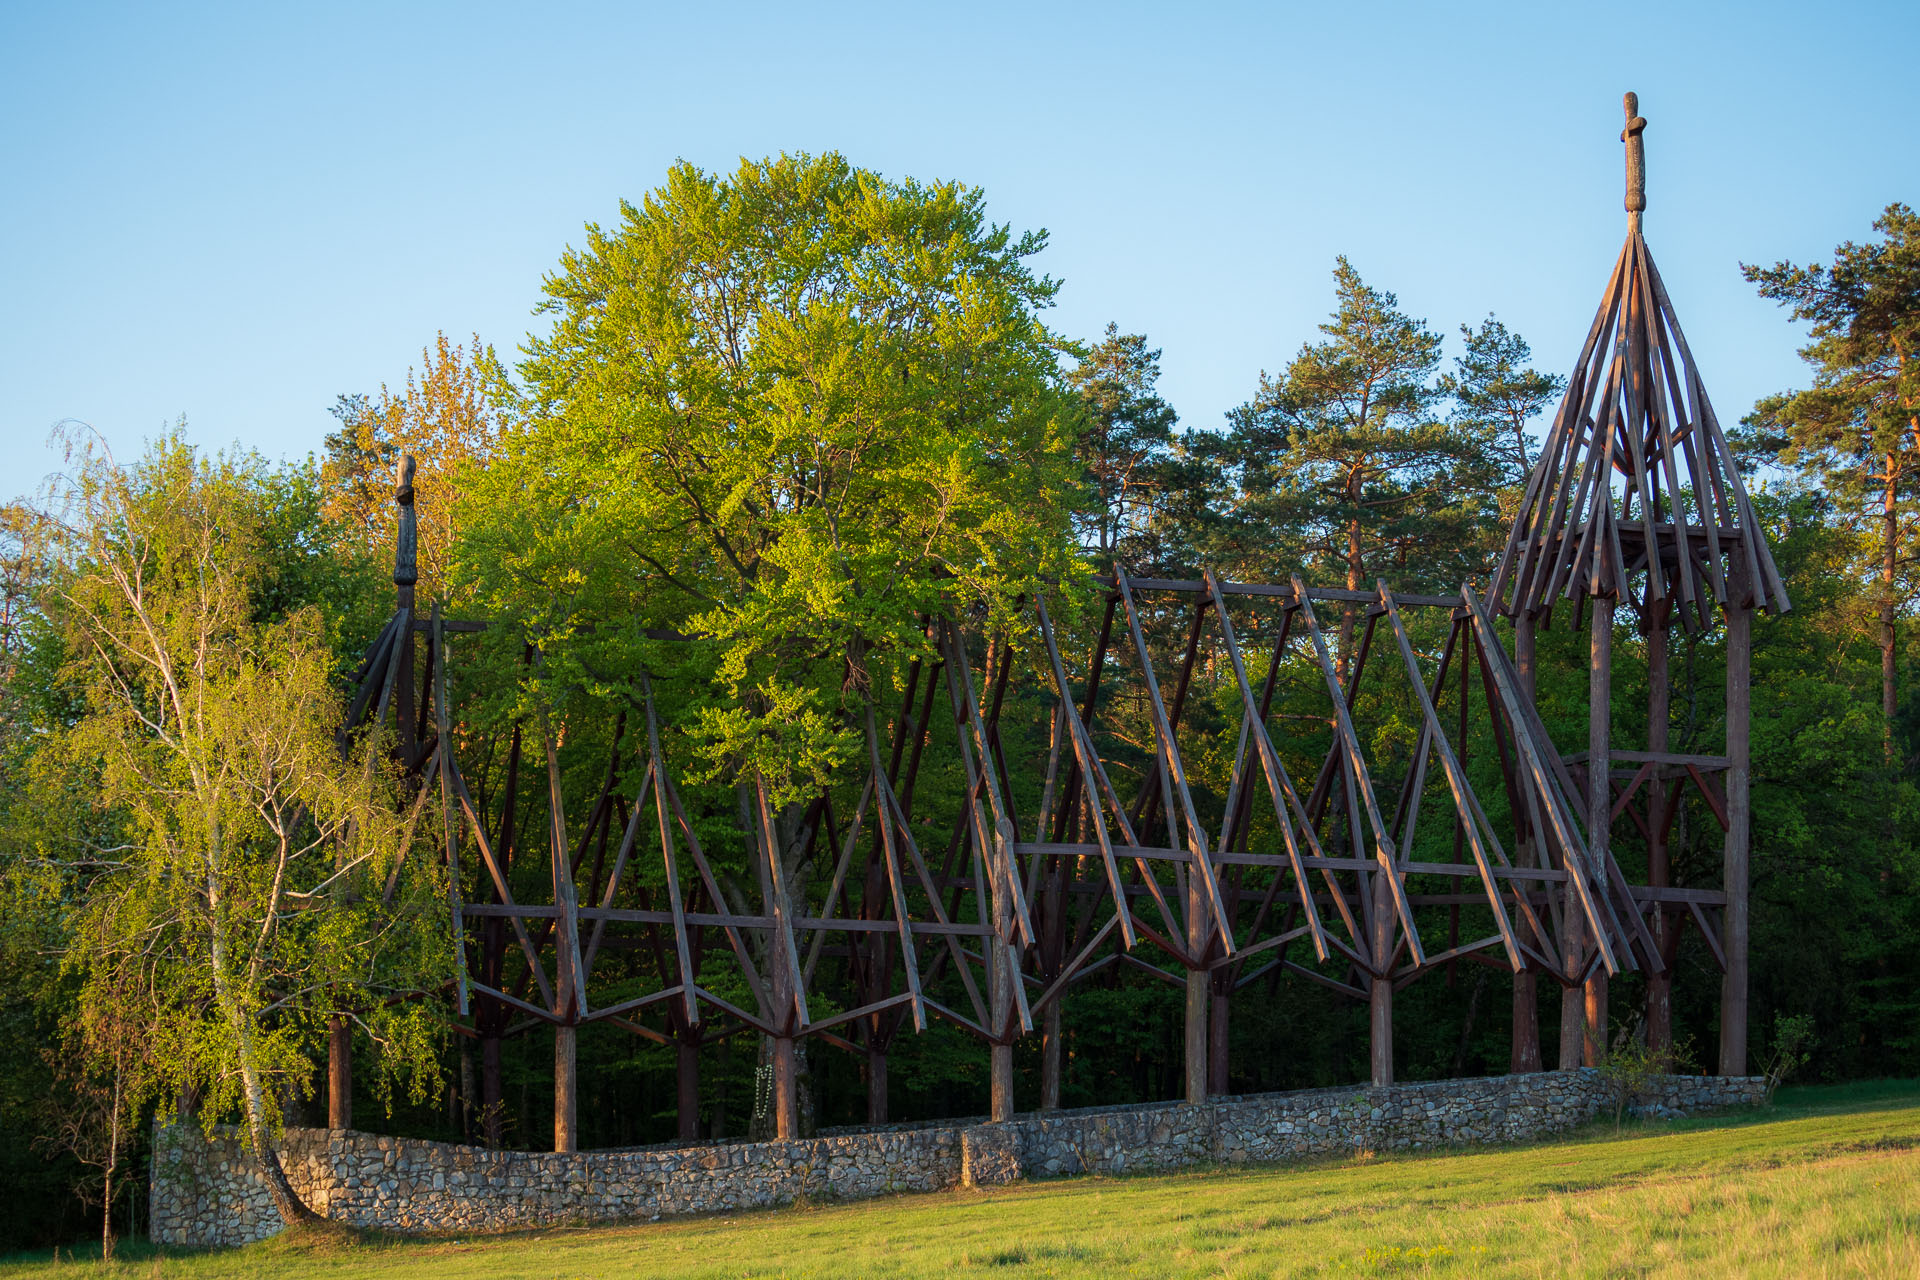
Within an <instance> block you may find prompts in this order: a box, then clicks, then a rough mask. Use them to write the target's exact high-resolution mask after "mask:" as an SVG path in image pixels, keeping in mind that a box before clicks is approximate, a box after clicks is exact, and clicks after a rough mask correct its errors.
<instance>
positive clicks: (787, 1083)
mask: <svg viewBox="0 0 1920 1280" xmlns="http://www.w3.org/2000/svg"><path fill="white" fill-rule="evenodd" d="M774 971H775V972H776V973H777V972H779V966H778V965H775V966H774ZM799 1102H800V1096H799V1078H798V1075H797V1073H796V1072H795V1071H794V1062H793V1037H792V1036H775V1037H773V1136H774V1137H776V1138H779V1139H780V1140H782V1141H783V1142H784V1141H787V1140H789V1139H792V1138H797V1137H799V1136H800V1107H799Z"/></svg>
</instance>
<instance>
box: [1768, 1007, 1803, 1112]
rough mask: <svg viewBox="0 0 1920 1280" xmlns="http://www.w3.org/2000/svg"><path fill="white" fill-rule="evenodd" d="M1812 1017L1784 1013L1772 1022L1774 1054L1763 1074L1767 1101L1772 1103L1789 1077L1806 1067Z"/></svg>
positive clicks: (1769, 1058)
mask: <svg viewBox="0 0 1920 1280" xmlns="http://www.w3.org/2000/svg"><path fill="white" fill-rule="evenodd" d="M1814 1035H1815V1033H1814V1028H1813V1015H1812V1014H1810V1013H1783V1014H1780V1015H1779V1016H1778V1017H1776V1018H1775V1019H1774V1020H1773V1052H1772V1053H1771V1055H1770V1056H1769V1057H1768V1058H1767V1065H1766V1068H1765V1070H1764V1071H1763V1073H1762V1074H1764V1075H1765V1076H1766V1078H1767V1092H1766V1100H1767V1101H1768V1102H1769V1103H1771V1102H1772V1101H1773V1092H1774V1090H1776V1089H1778V1088H1779V1087H1780V1083H1781V1082H1782V1081H1783V1080H1785V1079H1786V1078H1787V1077H1788V1076H1790V1075H1792V1074H1793V1073H1794V1072H1796V1071H1798V1070H1799V1069H1800V1068H1802V1067H1804V1066H1806V1065H1807V1062H1808V1060H1809V1059H1810V1058H1811V1057H1812V1056H1813V1055H1812V1053H1811V1052H1810V1050H1811V1049H1812V1048H1813V1041H1814Z"/></svg>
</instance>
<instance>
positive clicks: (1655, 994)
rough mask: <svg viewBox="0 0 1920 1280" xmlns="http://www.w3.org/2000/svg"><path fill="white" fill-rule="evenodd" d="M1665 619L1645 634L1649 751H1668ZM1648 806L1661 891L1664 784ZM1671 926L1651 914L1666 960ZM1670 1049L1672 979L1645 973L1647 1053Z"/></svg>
mask: <svg viewBox="0 0 1920 1280" xmlns="http://www.w3.org/2000/svg"><path fill="white" fill-rule="evenodd" d="M1669 621H1670V616H1669V615H1662V616H1661V617H1659V618H1658V619H1656V620H1655V622H1654V623H1653V625H1652V627H1651V628H1650V629H1649V630H1648V632H1647V750H1649V751H1665V750H1666V749H1667V721H1668V718H1669V714H1670V711H1671V704H1670V699H1671V697H1672V687H1671V684H1670V683H1669V680H1668V670H1667V662H1668V658H1669V656H1670V651H1671V645H1670V644H1669V639H1670V634H1671V633H1670V632H1669V630H1668V623H1669ZM1648 794H1649V796H1650V797H1651V799H1650V800H1649V801H1648V804H1647V830H1648V831H1649V832H1650V833H1651V835H1650V838H1649V839H1648V840H1647V883H1648V884H1650V885H1652V886H1653V887H1654V888H1656V889H1664V888H1667V887H1668V886H1670V885H1671V884H1672V883H1673V866H1672V860H1671V859H1670V858H1669V857H1668V854H1667V780H1666V778H1665V777H1663V776H1662V777H1656V778H1655V779H1654V783H1653V786H1652V788H1651V790H1650V791H1649V792H1648ZM1672 924H1673V921H1671V920H1670V919H1668V917H1667V909H1666V907H1665V906H1659V907H1656V908H1655V910H1654V913H1653V940H1654V943H1655V944H1656V945H1657V946H1658V948H1659V950H1660V955H1661V957H1662V958H1663V959H1664V958H1667V957H1668V955H1669V950H1668V933H1669V930H1670V928H1671V926H1672ZM1672 1044H1673V973H1672V971H1671V970H1664V971H1662V972H1660V973H1654V972H1652V971H1651V970H1649V971H1648V973H1647V1048H1649V1049H1665V1048H1668V1047H1669V1046H1671V1045H1672Z"/></svg>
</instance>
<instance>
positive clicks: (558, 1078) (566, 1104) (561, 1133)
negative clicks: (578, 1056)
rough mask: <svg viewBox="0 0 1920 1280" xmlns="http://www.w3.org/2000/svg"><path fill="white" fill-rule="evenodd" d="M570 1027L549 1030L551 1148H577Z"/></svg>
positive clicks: (577, 1113)
mask: <svg viewBox="0 0 1920 1280" xmlns="http://www.w3.org/2000/svg"><path fill="white" fill-rule="evenodd" d="M574 1034H575V1033H574V1028H572V1027H565V1026H556V1027H555V1028H554V1029H553V1149H554V1150H555V1151H578V1150H579V1149H580V1086H579V1077H578V1075H577V1074H576V1072H575V1069H574Z"/></svg>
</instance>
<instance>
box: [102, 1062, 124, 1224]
mask: <svg viewBox="0 0 1920 1280" xmlns="http://www.w3.org/2000/svg"><path fill="white" fill-rule="evenodd" d="M125 1079H126V1072H125V1070H123V1069H122V1067H121V1065H120V1064H119V1063H118V1062H115V1063H114V1065H113V1120H112V1124H111V1126H110V1127H109V1128H108V1131H107V1165H106V1171H105V1177H104V1181H103V1183H102V1185H101V1188H100V1260H101V1261H102V1262H112V1261H113V1175H114V1174H115V1173H116V1172H117V1171H118V1170H119V1168H120V1089H121V1085H122V1083H123V1082H124V1081H125Z"/></svg>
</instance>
